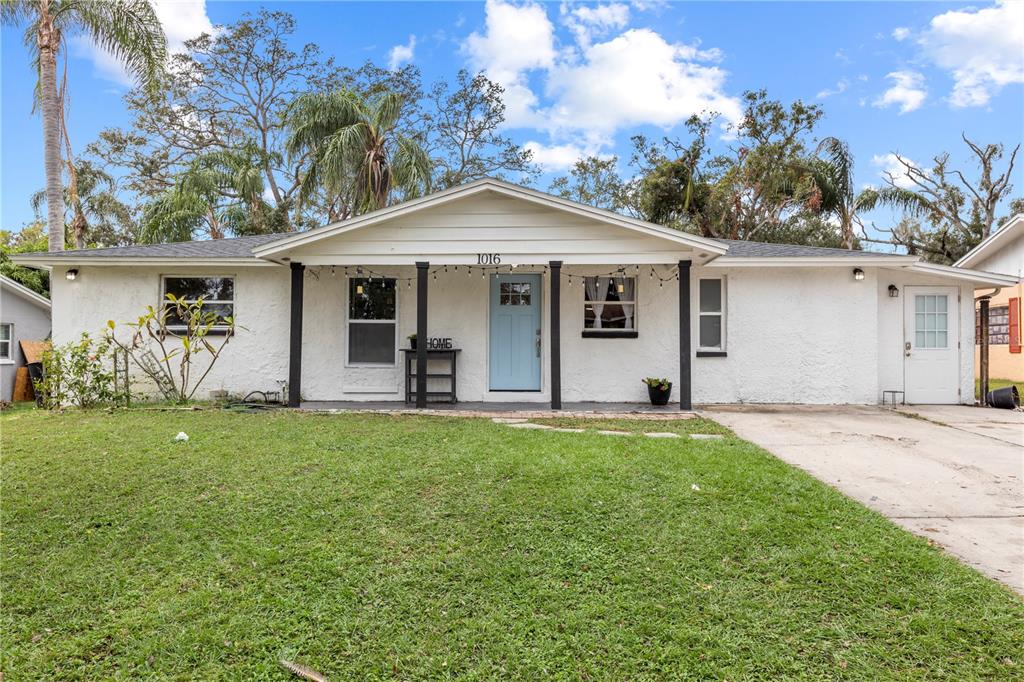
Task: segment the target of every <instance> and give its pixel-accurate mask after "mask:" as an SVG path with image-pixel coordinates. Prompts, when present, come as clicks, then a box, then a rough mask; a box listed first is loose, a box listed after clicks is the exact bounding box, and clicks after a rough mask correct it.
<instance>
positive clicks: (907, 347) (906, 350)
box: [903, 341, 910, 358]
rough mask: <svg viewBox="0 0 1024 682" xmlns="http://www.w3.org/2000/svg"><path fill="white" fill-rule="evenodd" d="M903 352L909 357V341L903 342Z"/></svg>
mask: <svg viewBox="0 0 1024 682" xmlns="http://www.w3.org/2000/svg"><path fill="white" fill-rule="evenodd" d="M903 354H904V355H905V356H906V357H908V358H909V357H910V341H907V342H906V343H904V344H903Z"/></svg>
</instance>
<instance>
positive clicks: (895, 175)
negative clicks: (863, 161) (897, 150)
mask: <svg viewBox="0 0 1024 682" xmlns="http://www.w3.org/2000/svg"><path fill="white" fill-rule="evenodd" d="M903 160H904V161H906V162H907V163H909V164H910V165H911V166H913V167H914V168H921V166H920V165H919V164H917V163H915V162H914V161H912V160H911V159H908V158H907V157H903ZM871 165H872V166H875V167H876V168H879V169H880V170H879V172H878V174H879V175H880V176H881V177H882V178H884V179H889V178H892V181H893V183H894V184H895V185H896V186H897V187H902V188H904V189H908V188H911V187H913V186H914V183H913V182H912V181H911V180H910V176H909V175H907V167H906V166H904V165H903V164H902V163H900V160H899V159H898V158H896V155H895V154H893V153H892V152H889V153H888V154H875V155H874V156H872V157H871Z"/></svg>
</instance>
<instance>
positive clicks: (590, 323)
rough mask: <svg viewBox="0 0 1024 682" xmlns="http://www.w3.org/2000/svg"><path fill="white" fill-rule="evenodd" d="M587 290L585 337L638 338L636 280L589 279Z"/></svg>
mask: <svg viewBox="0 0 1024 682" xmlns="http://www.w3.org/2000/svg"><path fill="white" fill-rule="evenodd" d="M583 289H584V291H583V336H588V337H591V336H620V337H621V336H628V337H635V336H636V335H637V332H636V278H635V277H586V278H584V287H583Z"/></svg>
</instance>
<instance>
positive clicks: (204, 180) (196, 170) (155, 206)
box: [139, 142, 288, 244]
mask: <svg viewBox="0 0 1024 682" xmlns="http://www.w3.org/2000/svg"><path fill="white" fill-rule="evenodd" d="M262 158H263V157H262V152H261V151H260V149H259V147H258V146H257V145H255V144H254V143H252V142H249V143H246V144H243V145H242V146H241V147H239V148H237V149H230V150H223V151H214V152H207V153H206V154H203V155H201V156H199V157H197V158H196V159H195V160H193V161H192V163H191V164H189V167H188V168H187V169H185V171H183V172H182V173H181V174H180V175H178V177H177V178H176V180H175V183H174V186H173V187H171V188H170V189H168V190H167V191H165V192H164V193H163V194H161V195H159V196H158V197H157V198H156V199H155V200H154V201H153V202H151V203H150V204H148V205H147V206H146V207H145V208H144V209H143V214H142V231H141V234H140V235H139V238H140V241H141V242H142V243H144V244H159V243H165V242H172V241H189V240H191V239H194V238H195V236H196V233H197V232H201V231H204V232H205V233H206V236H209V237H210V238H211V239H223V238H224V237H226V236H227V234H228V233H229V232H230V233H232V234H235V235H243V234H264V233H267V232H271V231H274V230H275V229H284V228H285V227H286V226H285V224H284V220H285V218H286V217H287V212H288V207H287V206H286V205H279V206H278V207H277V208H274V207H273V206H271V205H270V204H268V203H267V202H266V201H265V200H264V199H263V188H264V183H263V177H264V176H263V168H264V164H263V161H262ZM204 227H205V230H203V228H204Z"/></svg>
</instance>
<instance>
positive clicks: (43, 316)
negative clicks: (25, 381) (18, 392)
mask: <svg viewBox="0 0 1024 682" xmlns="http://www.w3.org/2000/svg"><path fill="white" fill-rule="evenodd" d="M49 336H50V301H49V299H47V298H46V297H45V296H41V295H39V294H37V293H36V292H34V291H32V290H31V289H29V288H28V287H25V286H22V285H21V284H18V283H17V282H15V281H14V280H13V279H10V278H8V277H4V276H3V275H0V399H3V400H10V399H11V394H12V393H13V391H14V376H15V374H16V372H17V369H18V367H24V366H25V356H24V355H23V354H22V352H21V345H20V344H19V341H21V340H23V339H24V340H26V341H42V340H44V339H46V338H47V337H49Z"/></svg>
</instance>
